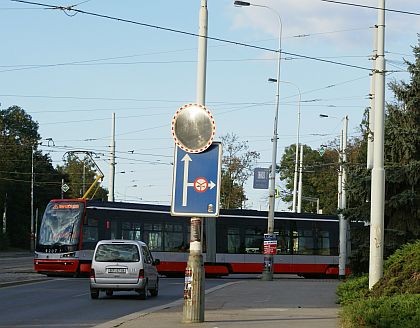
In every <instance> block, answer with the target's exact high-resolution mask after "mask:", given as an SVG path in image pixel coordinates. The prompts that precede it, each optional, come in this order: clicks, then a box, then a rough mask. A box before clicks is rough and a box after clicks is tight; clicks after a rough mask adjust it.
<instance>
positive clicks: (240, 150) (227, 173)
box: [220, 133, 260, 208]
mask: <svg viewBox="0 0 420 328" xmlns="http://www.w3.org/2000/svg"><path fill="white" fill-rule="evenodd" d="M222 147H223V158H222V181H221V191H220V206H221V208H242V207H243V204H244V202H245V201H246V200H247V198H246V195H245V190H244V184H245V182H246V180H247V179H248V178H249V177H250V176H251V175H252V170H253V166H254V163H255V161H256V160H257V159H258V158H259V157H260V154H259V153H258V152H256V151H250V150H249V146H248V143H247V142H246V141H242V142H241V141H239V139H238V137H237V136H236V135H234V134H229V133H228V134H226V135H224V136H222Z"/></svg>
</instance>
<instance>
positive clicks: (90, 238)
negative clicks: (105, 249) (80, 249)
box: [83, 217, 99, 249]
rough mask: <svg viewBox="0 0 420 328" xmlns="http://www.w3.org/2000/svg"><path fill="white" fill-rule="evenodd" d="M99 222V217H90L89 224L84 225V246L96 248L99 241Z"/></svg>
mask: <svg viewBox="0 0 420 328" xmlns="http://www.w3.org/2000/svg"><path fill="white" fill-rule="evenodd" d="M98 222H99V219H96V218H91V217H89V218H88V220H87V224H84V225H83V243H84V248H86V249H94V248H95V245H96V243H97V241H98Z"/></svg>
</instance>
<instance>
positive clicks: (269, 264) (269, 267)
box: [234, 1, 283, 280]
mask: <svg viewBox="0 0 420 328" xmlns="http://www.w3.org/2000/svg"><path fill="white" fill-rule="evenodd" d="M234 5H235V6H240V7H249V6H253V7H262V8H266V9H269V10H271V11H272V12H273V13H275V14H276V17H277V19H278V22H279V38H278V39H279V40H278V41H279V44H278V49H277V83H276V84H277V89H276V105H275V116H274V131H273V139H272V142H273V149H272V157H271V159H272V160H271V175H270V179H269V189H268V224H267V238H268V240H270V241H272V240H275V236H274V207H275V196H276V195H275V194H276V193H275V179H276V167H277V165H276V161H277V139H278V136H277V125H278V124H277V123H278V114H279V100H280V62H281V38H282V29H283V28H282V27H283V24H282V21H281V18H280V15H279V14H278V12H277V11H276V10H274V9H273V8H271V7H268V6H264V5H257V4H252V3H250V2H245V1H235V2H234ZM262 280H273V254H266V255H265V256H264V270H263V272H262Z"/></svg>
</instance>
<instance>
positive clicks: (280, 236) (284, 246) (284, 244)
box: [276, 230, 291, 254]
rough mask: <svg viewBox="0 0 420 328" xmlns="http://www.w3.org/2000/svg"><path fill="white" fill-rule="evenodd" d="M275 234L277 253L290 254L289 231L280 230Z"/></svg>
mask: <svg viewBox="0 0 420 328" xmlns="http://www.w3.org/2000/svg"><path fill="white" fill-rule="evenodd" d="M276 235H277V254H291V247H290V231H288V230H280V231H278V232H277V233H276Z"/></svg>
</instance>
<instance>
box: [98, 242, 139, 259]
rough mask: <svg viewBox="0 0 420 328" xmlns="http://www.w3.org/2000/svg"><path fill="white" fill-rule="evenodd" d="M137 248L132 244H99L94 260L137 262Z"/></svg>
mask: <svg viewBox="0 0 420 328" xmlns="http://www.w3.org/2000/svg"><path fill="white" fill-rule="evenodd" d="M139 260H140V255H139V250H138V248H137V246H136V245H133V244H101V245H99V246H98V249H97V250H96V254H95V261H96V262H138V261H139Z"/></svg>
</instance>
